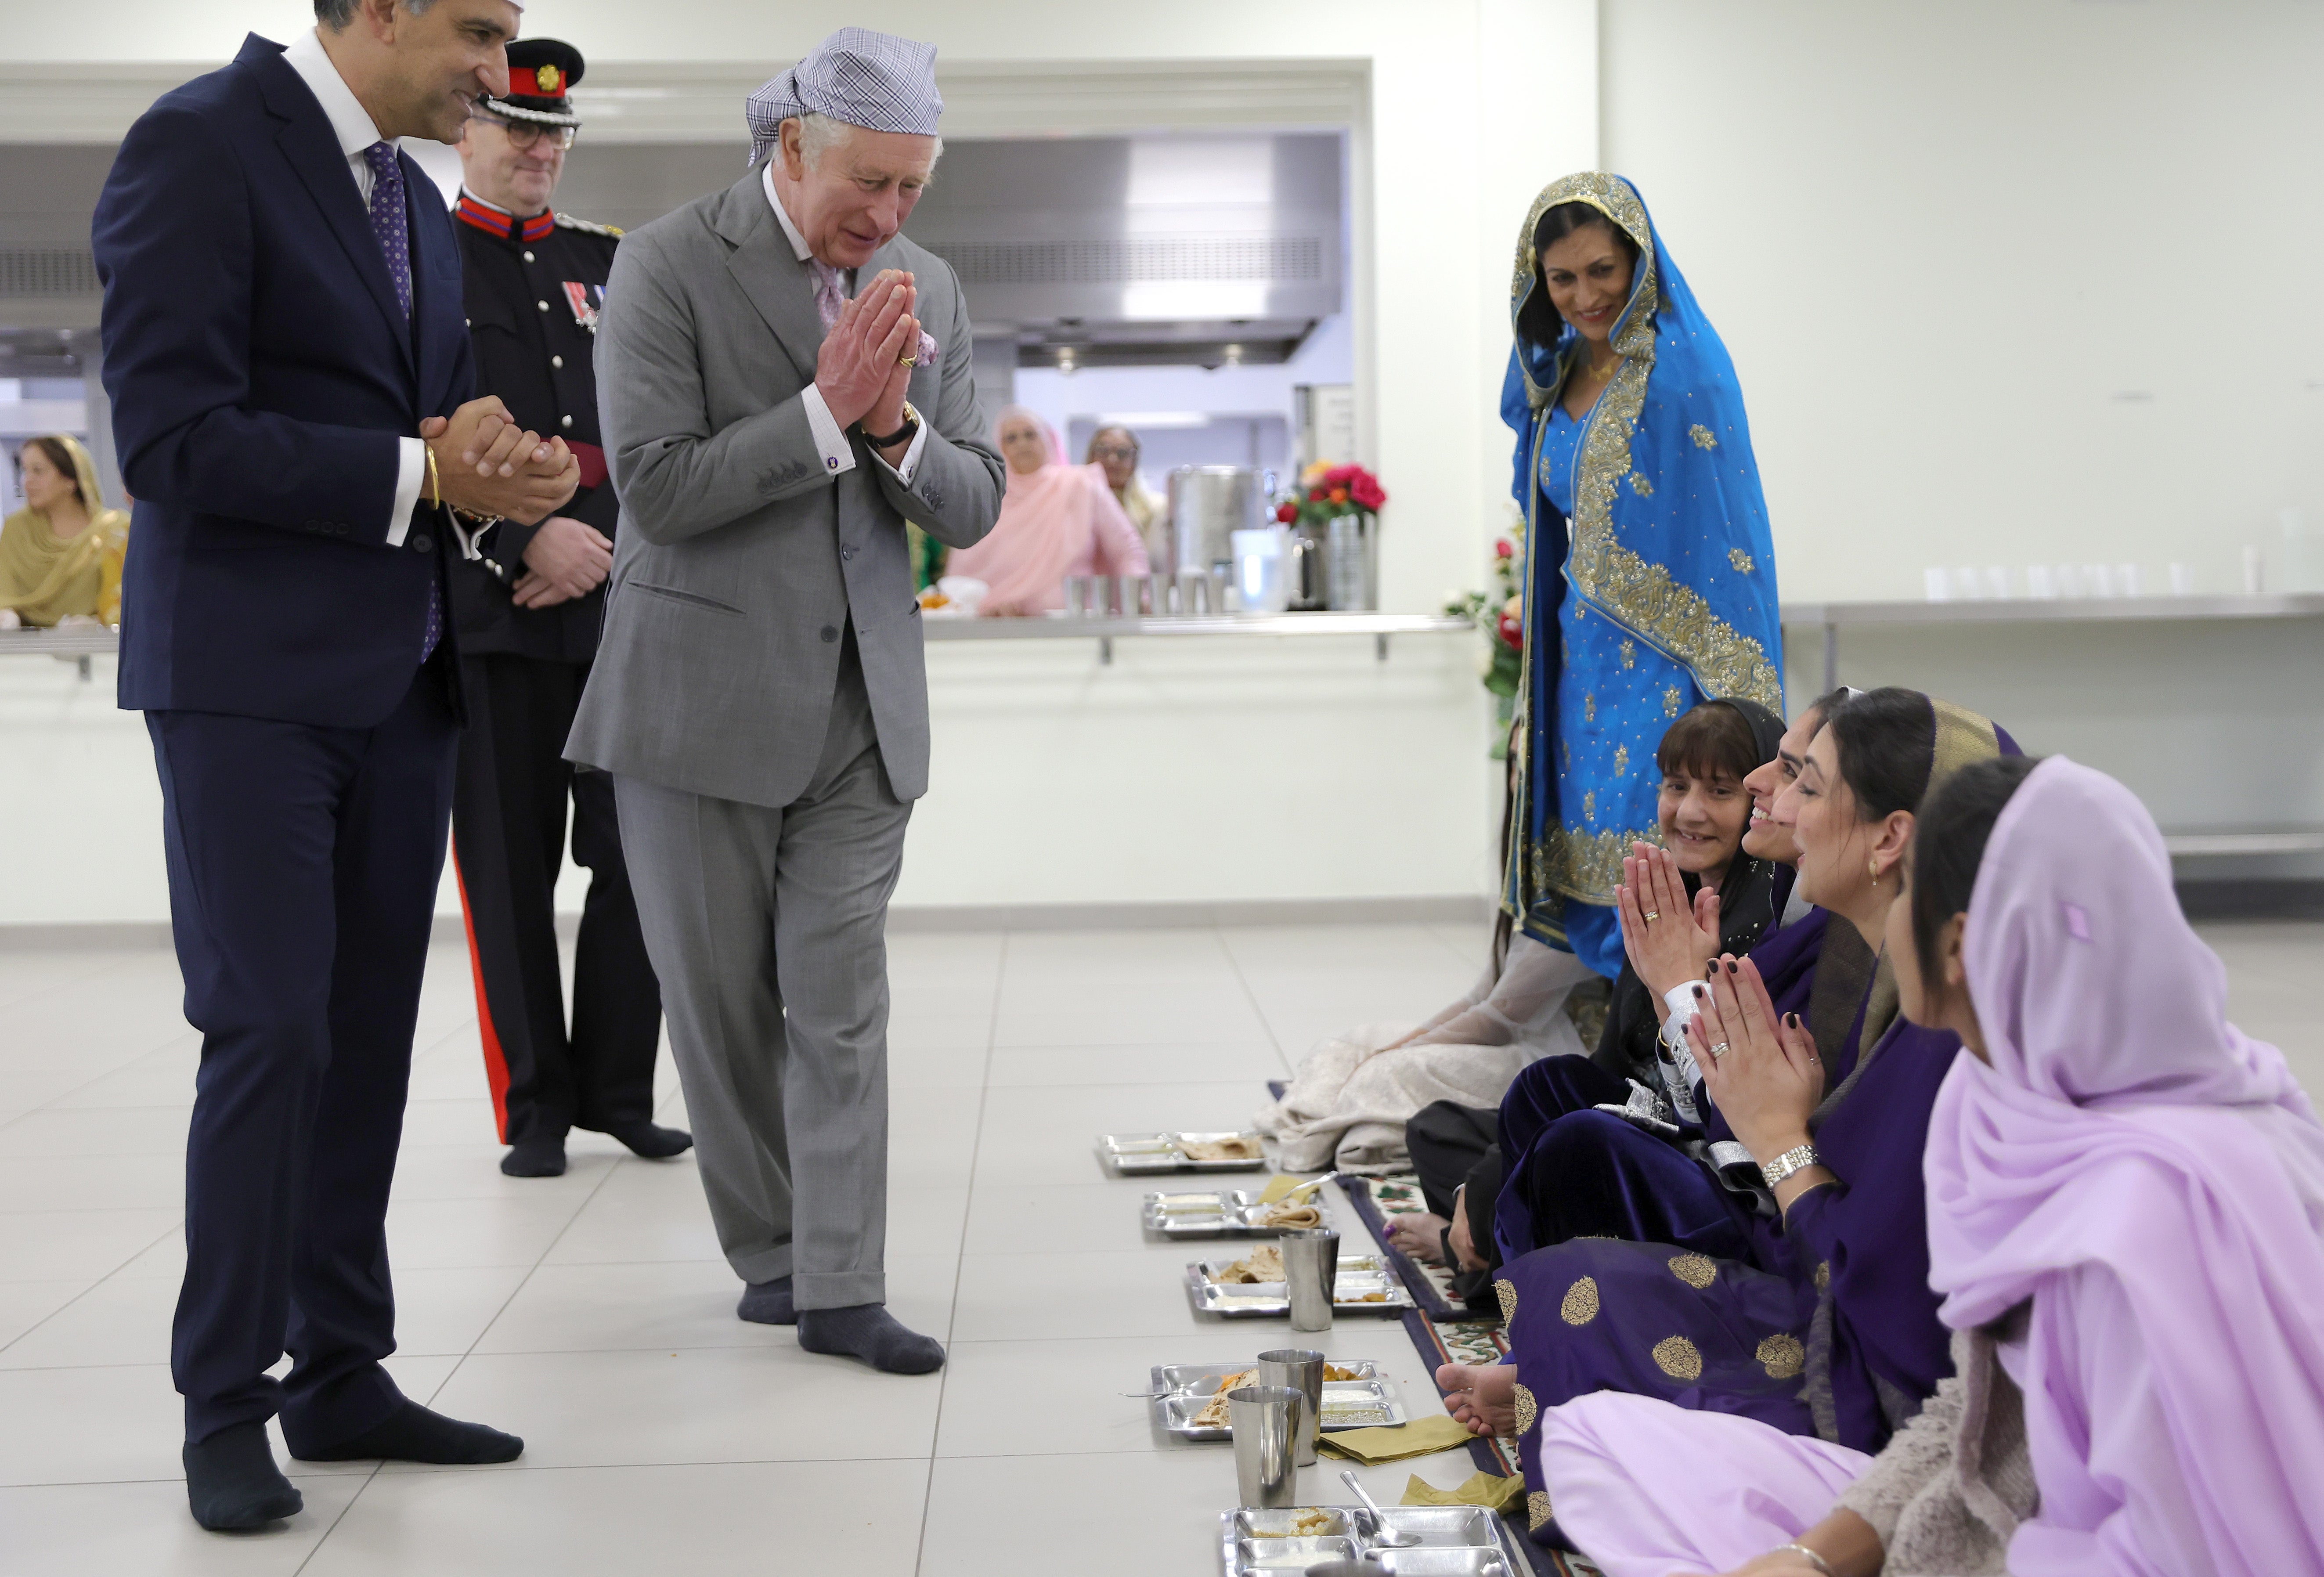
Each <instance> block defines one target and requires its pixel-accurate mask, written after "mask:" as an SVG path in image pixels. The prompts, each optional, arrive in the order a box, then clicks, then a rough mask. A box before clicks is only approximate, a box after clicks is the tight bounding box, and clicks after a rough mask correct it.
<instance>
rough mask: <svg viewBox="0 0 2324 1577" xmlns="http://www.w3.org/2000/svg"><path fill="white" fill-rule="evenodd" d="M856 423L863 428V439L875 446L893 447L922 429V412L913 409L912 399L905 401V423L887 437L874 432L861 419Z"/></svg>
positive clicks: (879, 447)
mask: <svg viewBox="0 0 2324 1577" xmlns="http://www.w3.org/2000/svg"><path fill="white" fill-rule="evenodd" d="M855 425H856V426H857V427H858V428H861V429H862V432H863V441H864V442H865V443H867V444H870V445H871V447H873V448H875V449H892V448H894V447H896V446H897V445H898V444H900V443H904V442H907V441H908V440H909V439H910V438H911V436H912V435H913V434H914V433H916V432H918V431H919V430H920V413H919V412H918V411H917V410H913V409H912V402H911V401H908V400H907V401H904V425H903V426H901V427H899V428H898V429H896V430H895V431H894V432H891V433H890V434H888V435H887V436H886V437H885V438H882V437H881V436H880V435H879V434H877V433H874V432H873V431H872V430H871V429H870V428H866V427H864V426H863V424H862V422H860V421H859V422H857V423H856V424H855Z"/></svg>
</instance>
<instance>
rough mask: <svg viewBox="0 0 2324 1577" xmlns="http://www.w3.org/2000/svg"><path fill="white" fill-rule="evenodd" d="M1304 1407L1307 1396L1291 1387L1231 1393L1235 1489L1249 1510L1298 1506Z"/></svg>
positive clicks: (1229, 1412)
mask: <svg viewBox="0 0 2324 1577" xmlns="http://www.w3.org/2000/svg"><path fill="white" fill-rule="evenodd" d="M1306 1408H1307V1397H1306V1394H1305V1392H1303V1391H1300V1390H1297V1389H1296V1388H1293V1387H1290V1386H1240V1387H1238V1388H1235V1389H1233V1390H1231V1391H1229V1392H1228V1393H1227V1427H1228V1428H1230V1429H1231V1430H1232V1431H1234V1452H1235V1486H1236V1488H1237V1489H1240V1491H1241V1494H1242V1504H1244V1505H1245V1506H1254V1507H1262V1508H1268V1509H1274V1508H1281V1507H1285V1506H1296V1505H1298V1504H1299V1462H1298V1438H1299V1425H1300V1420H1301V1417H1302V1416H1303V1415H1304V1414H1305V1412H1306Z"/></svg>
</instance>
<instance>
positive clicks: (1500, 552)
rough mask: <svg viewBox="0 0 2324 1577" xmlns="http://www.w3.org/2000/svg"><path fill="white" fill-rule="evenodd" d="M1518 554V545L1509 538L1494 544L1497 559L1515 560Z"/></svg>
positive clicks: (1494, 553)
mask: <svg viewBox="0 0 2324 1577" xmlns="http://www.w3.org/2000/svg"><path fill="white" fill-rule="evenodd" d="M1493 557H1494V558H1516V557H1517V547H1516V545H1515V544H1514V543H1512V542H1511V541H1510V540H1509V539H1508V538H1507V537H1503V538H1502V539H1500V540H1499V541H1498V542H1496V543H1494V544H1493Z"/></svg>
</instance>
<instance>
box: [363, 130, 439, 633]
mask: <svg viewBox="0 0 2324 1577" xmlns="http://www.w3.org/2000/svg"><path fill="white" fill-rule="evenodd" d="M364 162H365V163H367V164H369V165H370V166H371V173H372V183H371V233H372V234H373V235H376V236H378V237H379V249H380V250H381V251H382V252H383V253H385V254H387V277H388V278H390V279H392V280H393V281H395V299H396V300H398V301H400V302H401V303H402V305H403V320H404V321H405V322H406V323H410V321H411V230H410V225H409V224H408V223H407V221H406V220H405V218H404V213H403V164H402V162H401V161H400V160H398V159H397V158H396V156H395V144H394V143H373V144H372V145H371V146H370V147H368V148H365V149H364ZM429 569H430V573H429V577H428V631H427V634H426V636H425V638H424V639H423V640H422V641H421V642H420V661H421V662H426V661H427V660H428V659H429V658H430V657H432V656H434V655H435V653H436V643H437V642H438V641H441V640H443V639H444V588H443V585H442V576H440V575H438V574H437V573H435V570H434V566H433V564H432V562H431V564H430V567H429Z"/></svg>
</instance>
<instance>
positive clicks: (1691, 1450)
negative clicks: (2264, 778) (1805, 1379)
mask: <svg viewBox="0 0 2324 1577" xmlns="http://www.w3.org/2000/svg"><path fill="white" fill-rule="evenodd" d="M1920 838H1921V843H1920V846H1919V847H1918V849H1917V850H1916V851H1915V854H1914V870H1913V878H1912V886H1911V891H1910V897H1909V899H1908V901H1907V903H1904V904H1899V905H1898V907H1897V909H1896V910H1895V912H1894V913H1893V915H1892V918H1891V921H1890V927H1889V934H1890V938H1891V949H1890V950H1891V954H1892V956H1894V957H1895V960H1896V961H1897V964H1898V968H1897V972H1896V973H1897V981H1898V987H1899V991H1900V994H1901V997H1902V1000H1903V1003H1904V1011H1905V1012H1906V1014H1908V1015H1909V1016H1910V1017H1912V1018H1913V1019H1916V1020H1918V1021H1921V1022H1923V1023H1925V1024H1927V1025H1929V1026H1931V1027H1932V1028H1935V1027H1940V1026H1941V1027H1944V1028H1950V1029H1951V1030H1953V1031H1955V1032H1957V1033H1958V1034H1959V1035H1960V1037H1961V1039H1962V1041H1963V1043H1964V1044H1965V1045H1967V1046H1968V1047H1969V1050H1970V1052H1971V1053H1972V1056H1968V1057H1962V1058H1960V1059H1958V1061H1957V1063H1956V1064H1955V1065H1954V1067H1953V1069H1952V1071H1951V1073H1950V1074H1949V1075H1948V1076H1947V1078H1946V1080H1945V1083H1944V1085H1943V1087H1942V1089H1941V1092H1940V1093H1939V1096H1938V1100H1937V1104H1936V1109H1935V1111H1934V1112H1933V1113H1932V1118H1931V1120H1930V1124H1929V1137H1928V1147H1927V1151H1926V1158H1925V1167H1926V1174H1927V1188H1928V1207H1929V1222H1928V1232H1929V1248H1930V1260H1931V1274H1932V1282H1933V1284H1934V1286H1935V1287H1936V1289H1937V1291H1938V1292H1939V1293H1940V1294H1941V1296H1942V1297H1943V1299H1944V1302H1943V1305H1942V1309H1941V1314H1942V1317H1943V1320H1944V1323H1945V1324H1946V1325H1947V1326H1948V1327H1949V1328H1950V1330H1951V1331H1952V1332H1953V1333H1954V1335H1953V1354H1954V1358H1955V1361H1956V1363H1957V1365H1958V1369H1959V1373H1958V1376H1957V1378H1954V1379H1948V1380H1947V1381H1946V1382H1944V1384H1943V1385H1942V1386H1941V1388H1940V1389H1939V1391H1938V1394H1937V1396H1936V1397H1935V1399H1934V1400H1933V1401H1932V1404H1931V1405H1930V1406H1929V1407H1928V1408H1926V1409H1925V1410H1924V1411H1923V1413H1922V1414H1921V1415H1920V1416H1919V1417H1917V1418H1915V1419H1914V1421H1913V1422H1912V1423H1911V1424H1910V1425H1907V1426H1906V1428H1905V1429H1904V1431H1903V1432H1901V1433H1900V1434H1898V1435H1897V1436H1896V1438H1895V1440H1894V1441H1893V1442H1892V1443H1890V1445H1889V1446H1888V1448H1887V1449H1886V1451H1884V1452H1881V1453H1880V1455H1878V1456H1877V1458H1876V1457H1867V1456H1866V1455H1865V1454H1863V1453H1861V1452H1852V1451H1849V1450H1846V1449H1844V1448H1841V1447H1836V1446H1833V1445H1831V1444H1828V1443H1824V1442H1821V1441H1812V1440H1802V1439H1799V1438H1796V1437H1793V1436H1787V1435H1784V1434H1778V1433H1777V1432H1775V1431H1774V1430H1771V1429H1768V1428H1766V1426H1765V1425H1760V1424H1757V1423H1754V1422H1751V1421H1749V1420H1747V1419H1740V1418H1711V1417H1706V1416H1701V1415H1699V1414H1697V1415H1686V1414H1682V1413H1680V1412H1679V1411H1678V1410H1677V1409H1675V1408H1671V1407H1667V1406H1659V1405H1657V1404H1655V1403H1652V1402H1647V1401H1644V1400H1642V1399H1640V1398H1637V1397H1618V1396H1597V1397H1584V1398H1582V1400H1580V1401H1577V1402H1574V1403H1572V1404H1571V1405H1569V1406H1564V1407H1561V1408H1559V1409H1558V1410H1557V1411H1555V1412H1554V1413H1553V1414H1551V1415H1549V1416H1548V1419H1547V1421H1546V1423H1545V1426H1544V1435H1543V1451H1544V1455H1545V1460H1546V1464H1547V1471H1548V1479H1549V1488H1550V1492H1551V1493H1552V1494H1553V1495H1554V1496H1555V1497H1556V1499H1557V1513H1558V1518H1559V1521H1560V1523H1561V1524H1562V1525H1563V1527H1564V1529H1565V1531H1566V1532H1567V1533H1568V1534H1569V1535H1571V1536H1572V1538H1573V1539H1574V1540H1575V1541H1576V1542H1577V1543H1578V1544H1579V1545H1581V1546H1582V1547H1583V1548H1584V1549H1586V1550H1587V1551H1588V1552H1589V1553H1590V1554H1591V1556H1592V1558H1593V1559H1595V1560H1596V1561H1597V1562H1598V1563H1599V1564H1600V1566H1602V1567H1603V1568H1604V1570H1605V1571H1606V1572H1607V1573H1608V1574H1609V1577H1671V1574H1672V1573H1673V1572H1702V1571H1710V1570H1724V1569H1729V1568H1733V1569H1735V1570H1737V1571H1738V1572H1750V1573H1763V1572H1764V1573H1769V1574H1775V1573H1784V1574H1798V1577H1809V1574H1817V1577H1871V1574H1873V1573H1876V1572H1877V1573H1885V1574H1886V1577H1932V1574H1936V1573H1944V1574H1946V1577H1987V1574H1991V1573H2000V1572H2011V1573H2015V1577H2084V1574H2089V1577H2149V1574H2160V1573H2165V1572H2168V1573H2172V1574H2174V1577H2276V1574H2278V1573H2283V1572H2319V1571H2324V1502H2319V1499H2318V1498H2317V1496H2316V1495H2315V1493H2314V1489H2315V1481H2316V1472H2317V1464H2318V1463H2319V1462H2324V1315H2319V1313H2318V1311H2319V1309H2324V1128H2319V1125H2318V1123H2317V1120H2316V1115H2315V1111H2314V1109H2313V1108H2312V1106H2311V1105H2310V1102H2309V1101H2308V1099H2307V1097H2306V1096H2305V1095H2303V1094H2302V1093H2301V1091H2300V1088H2299V1085H2298V1084H2297V1083H2296V1082H2295V1081H2294V1079H2293V1078H2292V1074H2291V1072H2290V1070H2289V1069H2288V1068H2287V1067H2286V1066H2285V1065H2284V1061H2283V1057H2282V1054H2281V1053H2280V1052H2278V1051H2277V1050H2276V1049H2275V1048H2274V1047H2272V1046H2267V1045H2264V1044H2262V1043H2260V1042H2257V1041H2255V1040H2251V1039H2249V1038H2247V1037H2246V1036H2244V1035H2243V1034H2242V1032H2241V1031H2239V1030H2237V1029H2236V1028H2235V1027H2234V1026H2233V1025H2232V1024H2229V1023H2228V1022H2227V1019H2226V1007H2227V1001H2226V999H2227V978H2226V971H2225V970H2224V969H2223V968H2222V967H2221V965H2220V963H2219V961H2218V957H2217V956H2216V955H2215V954H2212V953H2211V951H2210V950H2209V948H2207V947H2205V946H2204V945H2203V944H2202V942H2201V941H2200V940H2199V938H2198V937H2197V936H2195V934H2194V933H2193V931H2192V930H2191V929H2190V928H2189V927H2188V926H2187V923H2186V921H2185V919H2184V918H2182V917H2181V913H2180V911H2179V906H2178V903H2177V900H2176V897H2175V895H2174V893H2173V891H2172V886H2171V861H2170V856H2169V854H2168V853H2166V852H2165V850H2164V848H2163V838H2162V835H2161V834H2160V833H2159V832H2157V831H2156V829H2155V826H2154V823H2153V819H2152V818H2151V817H2150V816H2148V815H2147V814H2146V811H2145V809H2144V807H2142V806H2141V805H2140V804H2139V803H2138V800H2137V799H2136V798H2135V797H2134V796H2133V795H2132V794H2131V793H2130V792H2129V790H2127V789H2126V788H2123V787H2122V785H2120V784H2119V783H2116V782H2115V781H2114V780H2113V779H2110V778H2107V777H2106V776H2105V775H2104V774H2102V773H2098V772H2095V771H2092V770H2089V768H2087V767H2082V766H2079V765H2077V764H2075V763H2074V762H2072V761H2066V760H2064V759H2063V758H2053V759H2052V760H2050V761H2043V762H2041V763H2039V764H2038V765H2032V766H2030V768H2029V765H2028V764H2027V763H2024V762H2022V761H2021V762H1996V763H1992V764H1990V765H1987V766H1983V767H1978V768H1974V769H1971V770H1969V771H1965V772H1963V773H1962V774H1961V775H1960V778H1958V779H1956V780H1955V781H1954V782H1953V783H1952V784H1951V785H1950V786H1949V787H1948V788H1947V790H1946V791H1945V792H1944V793H1943V794H1942V795H1941V796H1939V797H1937V798H1935V800H1934V802H1933V803H1932V805H1931V806H1930V807H1929V808H1928V810H1927V813H1926V816H1925V817H1924V822H1923V828H1922V831H1921V833H1920ZM1704 1019H1705V1023H1704V1028H1705V1029H1707V1030H1708V1031H1709V1032H1710V1033H1711V1035H1714V1036H1720V1037H1725V1038H1726V1039H1728V1040H1729V1042H1730V1045H1731V1047H1732V1054H1734V1055H1741V1054H1744V1053H1745V1052H1746V1049H1747V1047H1748V1048H1749V1050H1750V1055H1755V1056H1759V1057H1762V1058H1766V1057H1768V1056H1770V1055H1772V1056H1775V1057H1781V1058H1784V1060H1786V1061H1792V1062H1795V1061H1796V1055H1795V1053H1789V1052H1787V1050H1786V1048H1785V1047H1784V1046H1783V1044H1782V1043H1783V1042H1784V1040H1786V1039H1790V1038H1793V1037H1794V1034H1793V1031H1792V1029H1791V1027H1789V1026H1784V1027H1782V1028H1778V1025H1777V1023H1776V1021H1775V1020H1774V1019H1771V1018H1770V1017H1769V1016H1768V1014H1767V1012H1766V1008H1765V1005H1764V1004H1761V1003H1758V1002H1757V1001H1755V1000H1754V997H1753V994H1752V993H1751V992H1749V991H1725V990H1722V991H1720V996H1719V1001H1717V1003H1716V1004H1715V1007H1714V1010H1712V1011H1711V1012H1709V1013H1706V1014H1705V1015H1704ZM1819 1518H1820V1520H1818V1519H1819ZM1771 1546H1772V1547H1771Z"/></svg>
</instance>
